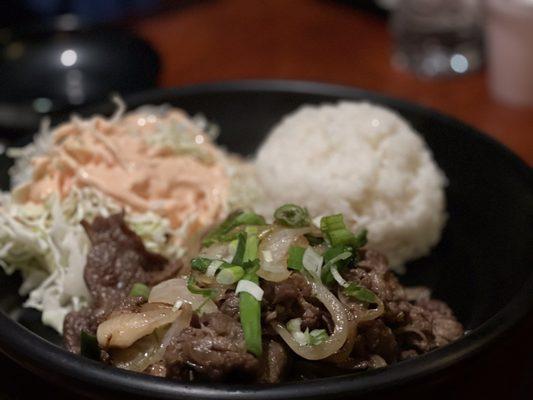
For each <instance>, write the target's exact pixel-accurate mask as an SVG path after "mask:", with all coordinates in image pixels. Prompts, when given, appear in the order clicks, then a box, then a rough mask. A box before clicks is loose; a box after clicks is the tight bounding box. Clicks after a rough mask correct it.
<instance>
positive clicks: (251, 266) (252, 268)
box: [242, 258, 259, 273]
mask: <svg viewBox="0 0 533 400" xmlns="http://www.w3.org/2000/svg"><path fill="white" fill-rule="evenodd" d="M242 266H243V268H244V270H245V271H246V272H247V273H252V272H257V270H258V269H259V259H258V258H256V259H255V260H251V261H245V262H244V263H243V264H242Z"/></svg>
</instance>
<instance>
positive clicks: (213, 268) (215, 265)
mask: <svg viewBox="0 0 533 400" xmlns="http://www.w3.org/2000/svg"><path fill="white" fill-rule="evenodd" d="M229 265H230V264H228V263H226V262H224V261H222V260H213V261H211V262H210V263H209V266H208V267H207V269H206V270H205V275H206V276H208V277H209V278H212V277H213V276H215V274H216V273H217V271H218V270H219V268H220V267H222V266H224V267H227V266H229Z"/></svg>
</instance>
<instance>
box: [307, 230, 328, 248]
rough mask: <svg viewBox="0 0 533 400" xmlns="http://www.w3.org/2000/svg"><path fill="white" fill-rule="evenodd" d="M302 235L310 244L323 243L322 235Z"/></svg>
mask: <svg viewBox="0 0 533 400" xmlns="http://www.w3.org/2000/svg"><path fill="white" fill-rule="evenodd" d="M304 236H305V238H306V239H307V241H308V242H309V245H310V246H318V245H319V244H322V243H324V238H323V237H322V236H315V235H312V234H310V233H306V234H305V235H304Z"/></svg>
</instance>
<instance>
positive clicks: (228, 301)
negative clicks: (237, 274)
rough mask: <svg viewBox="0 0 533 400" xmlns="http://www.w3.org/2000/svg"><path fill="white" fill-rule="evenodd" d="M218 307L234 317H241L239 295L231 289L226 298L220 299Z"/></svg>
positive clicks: (222, 311)
mask: <svg viewBox="0 0 533 400" xmlns="http://www.w3.org/2000/svg"><path fill="white" fill-rule="evenodd" d="M218 308H219V310H220V312H221V313H224V314H226V315H229V316H230V317H232V318H235V319H238V318H239V297H238V296H237V295H236V294H235V292H233V291H229V292H227V293H226V294H225V295H224V298H223V299H221V300H220V301H219V304H218Z"/></svg>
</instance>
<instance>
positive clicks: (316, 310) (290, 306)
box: [263, 273, 333, 332]
mask: <svg viewBox="0 0 533 400" xmlns="http://www.w3.org/2000/svg"><path fill="white" fill-rule="evenodd" d="M263 290H264V295H263V307H264V308H265V309H266V318H267V320H268V321H270V320H272V319H277V320H279V321H282V322H287V321H288V320H290V319H292V318H301V319H302V329H303V330H305V329H307V328H309V329H310V330H312V329H318V328H327V329H328V331H330V332H331V331H332V329H333V328H332V327H333V323H332V321H331V316H330V315H329V313H328V312H327V310H326V309H325V307H324V306H323V305H322V303H320V302H319V301H318V300H317V299H316V298H314V297H313V294H312V290H311V287H310V286H309V284H308V283H307V281H306V280H305V278H304V277H303V276H302V275H300V274H297V273H294V274H292V275H291V276H290V277H289V278H288V279H286V280H284V281H281V282H268V281H265V282H264V283H263Z"/></svg>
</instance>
